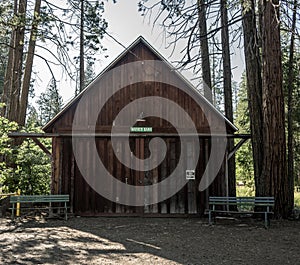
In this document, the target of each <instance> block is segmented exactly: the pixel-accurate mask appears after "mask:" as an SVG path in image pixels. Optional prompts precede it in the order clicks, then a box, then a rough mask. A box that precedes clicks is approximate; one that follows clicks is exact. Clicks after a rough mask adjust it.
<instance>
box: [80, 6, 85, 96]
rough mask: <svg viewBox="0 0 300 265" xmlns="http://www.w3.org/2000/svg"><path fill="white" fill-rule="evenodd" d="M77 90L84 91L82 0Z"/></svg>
mask: <svg viewBox="0 0 300 265" xmlns="http://www.w3.org/2000/svg"><path fill="white" fill-rule="evenodd" d="M79 53H80V54H79V60H80V63H79V75H80V76H79V89H80V92H81V91H82V90H83V89H84V0H81V6H80V51H79Z"/></svg>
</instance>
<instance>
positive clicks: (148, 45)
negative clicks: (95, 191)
mask: <svg viewBox="0 0 300 265" xmlns="http://www.w3.org/2000/svg"><path fill="white" fill-rule="evenodd" d="M140 44H141V45H143V46H144V47H146V48H148V49H149V50H150V52H152V53H153V54H154V55H155V56H156V57H158V59H159V60H161V61H162V62H164V63H165V64H166V65H167V66H168V67H169V68H170V70H172V71H173V72H174V73H175V74H176V75H177V76H178V77H179V78H180V79H181V80H182V81H183V82H184V83H185V84H186V85H187V86H188V87H189V88H190V89H192V90H193V91H195V92H197V95H198V96H199V97H200V98H201V99H202V100H203V101H204V102H205V103H206V104H207V105H208V106H209V107H210V108H211V110H212V111H214V112H215V113H216V114H217V115H218V116H219V117H220V118H223V119H224V120H225V122H226V124H227V125H228V126H229V127H231V128H232V129H233V131H237V130H238V128H237V127H236V126H235V125H234V124H233V123H232V122H230V121H229V120H228V118H227V117H226V116H225V115H224V114H223V113H221V112H220V111H219V110H218V109H217V108H215V107H214V106H213V105H212V104H211V103H210V102H209V101H208V100H207V99H206V98H205V97H204V96H203V95H201V93H200V92H199V90H197V89H196V88H195V87H194V86H193V85H192V84H191V83H190V81H188V80H187V79H186V78H185V77H184V76H183V75H182V74H181V73H180V72H179V71H178V70H176V69H175V68H174V66H173V65H172V64H171V63H170V62H168V61H167V60H166V59H165V58H164V57H163V56H162V55H161V54H160V53H159V52H158V51H157V50H156V49H155V48H154V47H153V46H152V45H151V44H149V43H148V42H147V41H146V40H145V39H144V38H143V37H142V36H140V37H138V38H137V39H136V40H135V41H134V42H133V43H132V44H131V45H130V46H129V47H128V48H126V49H125V50H124V51H123V52H122V53H121V54H120V55H119V56H118V57H116V58H115V59H114V60H113V61H112V62H111V63H110V64H109V65H108V66H107V67H106V68H105V69H104V70H103V71H101V72H100V74H99V75H98V76H97V77H96V78H95V79H94V81H92V82H91V83H90V84H89V85H88V86H87V87H86V88H85V89H84V90H83V91H81V92H80V93H79V94H78V95H77V96H76V97H74V98H73V99H72V100H71V101H69V102H68V103H67V104H66V105H65V106H64V108H63V109H62V110H61V111H60V112H59V113H58V114H57V115H56V116H55V117H54V118H53V119H51V120H50V121H49V122H48V123H47V124H46V125H45V126H44V127H43V130H44V131H49V129H50V128H51V127H52V126H53V125H54V124H55V122H56V121H57V120H58V119H59V118H60V117H61V116H62V115H63V114H64V113H65V112H66V111H67V110H68V109H69V108H70V107H71V106H72V105H73V104H74V103H75V102H77V101H78V100H79V99H80V98H81V97H82V95H83V94H84V93H85V92H86V91H88V90H89V89H90V88H91V87H92V86H93V83H94V82H96V80H98V79H100V78H101V77H102V75H104V73H106V72H107V71H109V70H110V69H112V68H114V67H115V66H116V65H117V64H118V63H119V62H120V61H121V60H122V59H123V58H124V57H125V56H126V55H128V54H129V53H130V54H132V55H133V56H135V57H136V58H137V60H138V61H139V58H138V56H137V55H136V54H134V53H133V52H132V50H133V49H134V48H135V47H136V46H137V45H140ZM140 60H141V59H140Z"/></svg>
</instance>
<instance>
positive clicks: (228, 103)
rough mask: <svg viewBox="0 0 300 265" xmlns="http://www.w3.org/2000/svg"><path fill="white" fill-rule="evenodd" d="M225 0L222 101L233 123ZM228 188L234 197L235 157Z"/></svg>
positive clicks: (230, 143) (230, 146)
mask: <svg viewBox="0 0 300 265" xmlns="http://www.w3.org/2000/svg"><path fill="white" fill-rule="evenodd" d="M227 12H228V11H227V0H221V25H222V31H221V38H222V57H223V84H224V101H225V115H226V117H227V118H228V119H229V120H230V121H231V122H233V108H232V85H231V61H230V48H229V45H230V44H229V32H228V13H227ZM233 147H234V139H229V140H228V150H232V149H233ZM228 186H229V187H228V188H229V196H236V180H235V157H234V156H232V158H231V159H230V160H229V161H228Z"/></svg>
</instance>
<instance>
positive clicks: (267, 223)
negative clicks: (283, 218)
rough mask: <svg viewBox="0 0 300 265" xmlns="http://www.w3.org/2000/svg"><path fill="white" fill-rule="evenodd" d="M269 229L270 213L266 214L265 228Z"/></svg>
mask: <svg viewBox="0 0 300 265" xmlns="http://www.w3.org/2000/svg"><path fill="white" fill-rule="evenodd" d="M268 227H269V222H268V213H267V212H265V228H268Z"/></svg>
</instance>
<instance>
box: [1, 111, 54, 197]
mask: <svg viewBox="0 0 300 265" xmlns="http://www.w3.org/2000/svg"><path fill="white" fill-rule="evenodd" d="M17 129H18V125H17V124H16V123H15V122H10V121H8V120H7V119H6V118H4V117H2V116H0V136H1V137H0V154H1V156H0V187H1V186H2V191H4V192H16V191H17V189H21V192H22V194H47V193H49V192H50V176H51V162H50V158H48V157H47V155H46V154H45V153H44V152H43V151H42V150H41V149H40V148H39V147H38V146H37V145H36V144H35V143H34V142H33V141H32V140H30V139H26V140H24V141H23V142H22V143H21V144H20V145H17V147H16V145H15V144H14V142H13V139H11V138H9V137H8V132H13V131H16V130H17ZM23 131H26V132H41V129H39V128H36V127H30V126H29V127H28V128H26V129H25V130H23ZM41 142H42V143H43V144H44V145H45V146H46V147H47V148H49V149H50V148H51V141H50V140H49V139H44V140H42V141H41Z"/></svg>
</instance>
